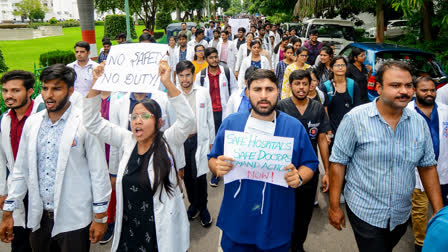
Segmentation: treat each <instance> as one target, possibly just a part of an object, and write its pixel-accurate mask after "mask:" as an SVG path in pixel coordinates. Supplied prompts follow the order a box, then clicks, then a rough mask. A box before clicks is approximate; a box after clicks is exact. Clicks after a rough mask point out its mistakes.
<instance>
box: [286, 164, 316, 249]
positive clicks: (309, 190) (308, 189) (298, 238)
mask: <svg viewBox="0 0 448 252" xmlns="http://www.w3.org/2000/svg"><path fill="white" fill-rule="evenodd" d="M318 183H319V172H315V173H314V176H313V177H312V178H311V180H310V181H308V183H306V184H304V185H303V186H301V187H299V188H297V189H296V199H295V200H296V210H295V215H294V229H293V232H292V237H291V251H292V252H296V251H303V244H304V243H305V240H306V237H307V235H308V226H309V224H310V221H311V217H312V216H313V209H314V199H315V198H316V190H317V185H318Z"/></svg>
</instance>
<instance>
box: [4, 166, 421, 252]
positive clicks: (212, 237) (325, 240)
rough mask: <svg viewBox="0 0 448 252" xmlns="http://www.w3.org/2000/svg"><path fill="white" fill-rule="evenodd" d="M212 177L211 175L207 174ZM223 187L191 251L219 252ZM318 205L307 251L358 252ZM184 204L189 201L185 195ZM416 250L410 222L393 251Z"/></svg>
mask: <svg viewBox="0 0 448 252" xmlns="http://www.w3.org/2000/svg"><path fill="white" fill-rule="evenodd" d="M208 176H209V177H210V174H208ZM223 192H224V186H223V183H222V181H221V182H220V184H219V186H218V187H217V188H212V187H210V186H209V187H208V208H209V210H210V214H211V215H212V217H213V224H212V226H211V227H209V228H203V227H202V226H201V225H200V223H199V220H193V221H192V222H190V236H191V240H190V249H189V250H188V251H189V252H217V251H220V250H219V239H220V230H219V228H218V227H216V225H215V223H216V218H217V216H218V213H219V208H220V205H221V200H222V195H223ZM318 195H319V196H318V200H319V206H318V207H316V208H315V209H314V212H313V218H312V220H311V223H310V227H309V232H308V237H307V240H306V242H305V250H306V251H307V252H326V251H331V252H351V251H358V249H357V247H356V242H355V238H354V236H353V232H352V230H351V227H350V222H349V221H348V219H347V218H346V228H344V229H343V230H342V231H338V230H336V229H334V228H333V227H332V226H331V225H330V224H329V222H328V215H327V211H328V196H327V194H323V193H321V192H319V194H318ZM185 206H186V207H188V201H187V199H186V198H185ZM110 247H111V243H109V244H107V245H93V246H92V248H91V251H94V252H105V251H110ZM9 248H10V247H9V244H5V243H1V242H0V252H6V251H10V249H9ZM412 251H414V245H413V234H412V228H411V226H410V225H409V226H408V230H407V232H406V234H405V235H404V236H403V238H402V239H401V240H400V242H399V243H398V245H397V246H396V247H395V249H394V252H412Z"/></svg>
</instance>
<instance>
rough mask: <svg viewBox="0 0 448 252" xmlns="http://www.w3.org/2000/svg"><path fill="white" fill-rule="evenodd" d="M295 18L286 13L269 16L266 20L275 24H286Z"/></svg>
mask: <svg viewBox="0 0 448 252" xmlns="http://www.w3.org/2000/svg"><path fill="white" fill-rule="evenodd" d="M293 18H294V17H293V16H291V15H286V14H285V13H275V14H274V15H272V16H269V17H267V18H266V19H267V20H268V21H269V22H271V23H273V24H280V23H284V22H290V21H292V19H293Z"/></svg>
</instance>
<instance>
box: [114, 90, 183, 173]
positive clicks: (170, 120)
mask: <svg viewBox="0 0 448 252" xmlns="http://www.w3.org/2000/svg"><path fill="white" fill-rule="evenodd" d="M130 95H131V93H124V92H115V93H112V94H111V96H110V108H109V121H110V122H112V123H114V124H115V125H119V126H120V127H122V128H125V129H128V126H129V109H130V106H131V101H130V99H129V97H130ZM151 99H153V100H155V101H156V102H157V103H158V104H159V106H160V109H161V110H162V121H163V122H164V124H163V126H162V127H161V130H166V129H168V128H169V127H170V126H171V125H173V124H174V121H176V114H175V113H174V111H173V108H172V106H171V104H170V103H169V101H168V96H167V95H166V93H164V92H162V91H154V92H152V94H151ZM171 150H172V151H173V155H174V158H175V160H176V165H177V167H178V168H182V167H184V166H185V154H184V148H183V144H182V145H180V146H171ZM122 155H123V150H122V149H119V148H118V147H115V146H111V147H110V154H109V172H110V173H111V174H114V175H115V174H117V172H118V164H119V162H120V160H121V156H122Z"/></svg>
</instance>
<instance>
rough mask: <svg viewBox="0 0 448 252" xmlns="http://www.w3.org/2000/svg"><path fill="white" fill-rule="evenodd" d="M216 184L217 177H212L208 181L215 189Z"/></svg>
mask: <svg viewBox="0 0 448 252" xmlns="http://www.w3.org/2000/svg"><path fill="white" fill-rule="evenodd" d="M218 184H219V177H215V176H212V179H210V186H211V187H217V186H218Z"/></svg>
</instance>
